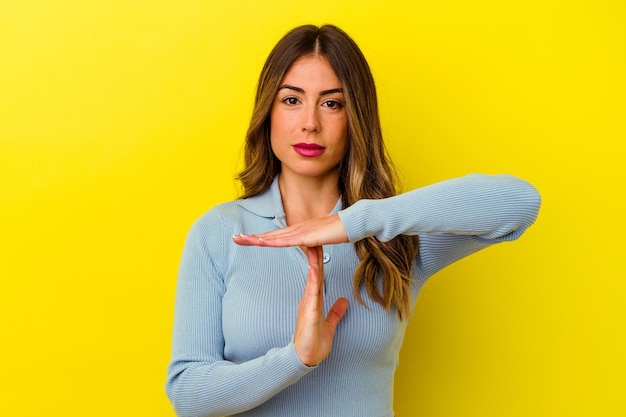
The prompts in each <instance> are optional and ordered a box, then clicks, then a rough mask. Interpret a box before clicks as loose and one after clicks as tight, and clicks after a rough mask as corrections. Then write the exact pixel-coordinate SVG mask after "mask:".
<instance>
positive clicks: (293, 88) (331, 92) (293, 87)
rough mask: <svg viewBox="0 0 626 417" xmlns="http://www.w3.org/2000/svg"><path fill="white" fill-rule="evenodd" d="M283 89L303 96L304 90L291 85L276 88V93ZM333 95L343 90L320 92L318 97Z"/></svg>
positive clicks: (332, 89)
mask: <svg viewBox="0 0 626 417" xmlns="http://www.w3.org/2000/svg"><path fill="white" fill-rule="evenodd" d="M283 88H286V89H288V90H293V91H297V92H298V93H302V94H304V90H303V89H302V88H300V87H295V86H293V85H289V84H283V85H281V86H280V87H279V88H278V91H280V90H282V89H283ZM333 93H343V88H331V89H330V90H323V91H320V96H325V95H328V94H333Z"/></svg>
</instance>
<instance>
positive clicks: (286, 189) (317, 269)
mask: <svg viewBox="0 0 626 417" xmlns="http://www.w3.org/2000/svg"><path fill="white" fill-rule="evenodd" d="M270 120H271V144H272V150H273V152H274V154H275V155H276V157H277V158H278V159H279V160H280V161H281V174H280V177H279V180H278V183H279V187H280V190H281V196H282V200H283V201H282V202H283V208H284V209H285V215H286V217H287V224H288V225H289V226H288V227H286V228H284V229H280V230H276V231H271V232H267V233H263V234H259V235H235V236H233V241H234V242H235V243H236V244H238V245H244V246H273V247H285V246H299V247H301V248H302V249H303V250H304V251H305V252H306V254H307V259H308V263H309V269H308V275H307V280H306V285H305V288H304V293H303V295H302V298H301V299H300V304H299V306H298V317H297V320H296V328H295V332H294V346H295V350H296V354H297V355H298V357H299V358H300V360H301V361H302V363H304V364H305V365H307V366H316V365H318V364H319V363H320V362H321V361H323V360H324V359H326V357H327V356H328V354H329V353H330V350H331V347H332V342H333V339H334V336H335V331H336V328H337V324H338V323H339V322H340V321H341V319H342V318H343V317H344V315H345V313H346V310H347V308H348V300H346V299H345V298H340V299H338V300H337V301H335V303H334V304H333V306H332V307H331V308H330V310H329V312H328V314H327V316H326V317H324V296H323V294H324V267H323V265H324V264H323V261H322V258H323V251H322V245H327V244H335V243H347V242H348V236H347V234H346V231H345V228H344V227H343V224H342V223H341V220H340V219H339V216H337V215H336V214H335V215H331V216H329V215H328V213H329V212H330V211H331V210H332V208H333V207H334V206H335V204H336V203H337V199H338V198H339V187H338V181H339V172H338V166H339V163H340V162H341V160H342V159H343V157H344V155H345V149H346V141H347V132H348V122H347V115H346V110H345V100H344V96H343V92H342V84H341V82H340V80H339V79H338V78H337V75H336V74H335V73H334V71H333V69H332V68H331V66H330V65H329V63H328V61H327V60H326V58H325V57H324V56H321V55H316V56H305V57H302V58H300V59H298V60H296V61H295V62H294V64H293V65H292V66H291V67H290V69H289V70H288V71H287V73H286V74H285V77H284V78H283V80H282V83H281V87H280V88H279V90H278V92H277V94H276V97H275V99H274V103H273V105H272V111H271V115H270ZM298 143H313V144H317V145H319V146H320V147H323V149H324V152H323V153H322V154H321V155H319V156H315V157H310V156H302V155H299V154H298V153H297V152H296V150H295V148H294V145H296V144H298ZM312 202H314V203H313V204H312Z"/></svg>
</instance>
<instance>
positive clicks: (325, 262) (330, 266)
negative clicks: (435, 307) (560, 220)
mask: <svg viewBox="0 0 626 417" xmlns="http://www.w3.org/2000/svg"><path fill="white" fill-rule="evenodd" d="M245 161H246V167H245V169H244V170H243V172H242V173H241V174H240V176H239V179H240V180H241V182H242V184H243V187H244V195H243V196H242V198H241V199H239V200H236V201H233V202H229V203H225V204H222V205H219V206H217V207H215V208H213V209H212V210H210V211H209V212H208V213H207V214H205V215H204V216H203V217H201V218H200V219H199V220H198V221H197V222H196V223H195V224H194V225H193V227H192V229H191V231H190V233H189V236H188V239H187V243H186V245H185V249H184V252H183V257H182V262H181V267H180V274H179V279H178V287H177V299H176V312H175V324H174V344H173V353H172V360H171V363H170V365H169V368H168V381H167V387H166V388H167V394H168V396H169V398H170V400H171V401H172V404H173V406H174V408H175V410H176V412H177V413H178V415H180V416H223V415H233V414H237V415H245V416H272V417H277V416H320V417H329V416H342V417H345V416H359V417H367V416H372V417H374V416H375V417H384V416H393V409H392V405H393V377H394V371H395V369H396V366H397V362H398V352H399V350H400V346H401V344H402V340H403V337H404V332H405V329H406V325H407V321H408V319H409V318H410V315H411V308H412V306H413V305H414V303H415V300H416V298H417V295H418V293H419V291H420V289H421V287H422V285H423V284H424V282H425V281H426V280H427V279H428V278H429V277H430V276H432V275H433V274H434V273H436V272H437V271H439V270H441V269H442V268H444V267H445V266H446V265H449V264H450V263H452V262H454V261H456V260H458V259H460V258H462V257H464V256H466V255H469V254H471V253H473V252H476V251H478V250H480V249H483V248H485V247H487V246H489V245H492V244H494V243H498V242H504V241H511V240H514V239H517V238H518V237H519V236H520V235H521V234H522V233H523V232H524V230H526V229H527V228H528V227H529V226H530V225H531V224H532V223H533V222H534V220H535V218H536V216H537V212H538V210H539V205H540V197H539V194H538V193H537V191H536V190H535V189H534V188H533V187H532V186H531V185H530V184H528V183H527V182H524V181H522V180H519V179H516V178H514V177H512V176H508V175H500V176H486V175H468V176H466V177H463V178H458V179H453V180H449V181H444V182H442V183H438V184H434V185H431V186H428V187H424V188H420V189H417V190H413V191H411V192H408V193H404V194H398V195H396V192H395V177H394V172H393V169H392V166H391V163H390V161H389V160H388V158H387V156H386V153H385V147H384V144H383V139H382V134H381V128H380V122H379V116H378V107H377V98H376V91H375V87H374V80H373V78H372V75H371V73H370V70H369V67H368V65H367V62H366V60H365V58H364V57H363V55H362V53H361V51H360V50H359V48H358V47H357V45H356V44H355V43H354V42H353V41H352V39H351V38H350V37H349V36H348V35H346V34H345V33H344V32H343V31H341V30H340V29H338V28H336V27H334V26H329V25H327V26H322V27H319V28H318V27H315V26H302V27H298V28H296V29H294V30H292V31H291V32H289V33H288V34H287V35H286V36H285V37H284V38H283V39H282V40H280V41H279V43H278V44H277V45H276V46H275V48H274V50H273V51H272V52H271V53H270V55H269V57H268V59H267V62H266V63H265V66H264V68H263V71H262V73H261V76H260V79H259V84H258V89H257V94H256V101H255V107H254V113H253V116H252V121H251V123H250V128H249V130H248V133H247V137H246V148H245ZM269 247H271V248H269Z"/></svg>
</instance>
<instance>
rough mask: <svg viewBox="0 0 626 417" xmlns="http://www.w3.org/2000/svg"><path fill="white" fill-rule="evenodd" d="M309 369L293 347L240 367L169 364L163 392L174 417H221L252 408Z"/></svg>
mask: <svg viewBox="0 0 626 417" xmlns="http://www.w3.org/2000/svg"><path fill="white" fill-rule="evenodd" d="M311 369H314V368H309V367H307V366H305V365H303V364H302V362H301V361H300V360H299V359H298V357H297V355H296V353H295V350H294V348H293V344H289V345H288V346H286V347H284V348H279V349H272V350H270V351H269V352H268V353H267V354H266V355H264V356H262V357H260V358H257V359H254V360H251V361H248V362H244V363H241V364H234V363H232V362H228V361H223V360H222V361H214V362H206V361H183V360H178V361H176V360H175V361H173V362H172V364H171V365H170V367H169V369H168V374H169V378H168V382H167V386H166V391H167V394H168V397H169V398H170V401H171V402H172V405H173V406H174V409H175V410H176V413H177V415H178V416H180V417H182V416H206V417H210V416H223V415H231V414H236V413H241V412H243V411H246V410H250V409H252V408H255V407H257V406H259V405H261V404H262V403H264V402H265V401H267V400H268V399H270V398H271V397H273V396H274V395H276V394H277V393H278V392H280V391H282V390H283V389H285V388H286V387H288V386H289V385H291V384H293V383H295V382H296V381H298V380H299V379H300V378H302V377H303V376H304V375H306V374H307V373H308V372H310V371H311Z"/></svg>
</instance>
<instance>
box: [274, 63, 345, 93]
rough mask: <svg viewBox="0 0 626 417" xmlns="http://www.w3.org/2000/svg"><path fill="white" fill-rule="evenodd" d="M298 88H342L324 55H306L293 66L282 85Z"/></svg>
mask: <svg viewBox="0 0 626 417" xmlns="http://www.w3.org/2000/svg"><path fill="white" fill-rule="evenodd" d="M283 84H289V85H294V86H297V87H304V86H307V85H308V86H309V87H310V88H317V87H319V88H320V89H328V88H339V87H341V86H342V85H341V81H340V80H339V77H337V74H335V71H334V70H333V68H332V67H331V66H330V63H329V62H328V59H327V58H326V57H325V56H324V55H305V56H302V57H300V58H298V59H297V60H295V61H294V63H293V64H291V67H289V69H288V70H287V72H286V73H285V76H284V77H283V80H282V83H281V85H283ZM305 90H306V89H305Z"/></svg>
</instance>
